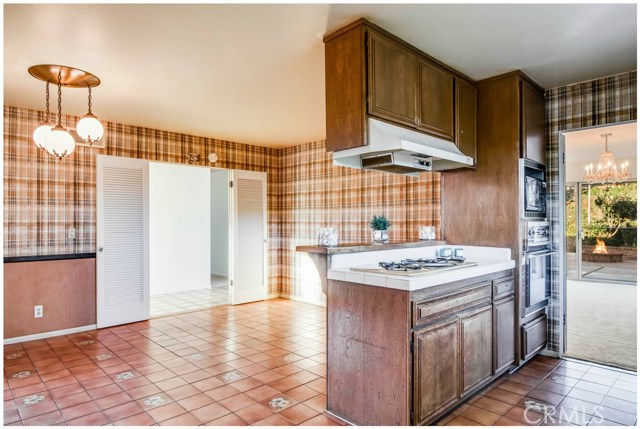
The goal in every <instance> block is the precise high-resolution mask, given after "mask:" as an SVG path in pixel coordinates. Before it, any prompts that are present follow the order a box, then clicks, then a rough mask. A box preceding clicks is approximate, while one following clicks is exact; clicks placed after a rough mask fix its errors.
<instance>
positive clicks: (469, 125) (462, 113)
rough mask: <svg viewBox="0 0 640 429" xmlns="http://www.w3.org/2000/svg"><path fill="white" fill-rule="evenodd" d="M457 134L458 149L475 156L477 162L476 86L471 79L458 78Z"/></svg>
mask: <svg viewBox="0 0 640 429" xmlns="http://www.w3.org/2000/svg"><path fill="white" fill-rule="evenodd" d="M455 94H456V101H455V106H456V120H455V123H456V135H455V143H456V146H458V150H460V152H462V153H464V154H465V155H467V156H470V157H472V158H473V160H474V163H477V162H478V161H477V159H476V158H477V154H476V141H477V140H476V138H477V137H476V112H477V96H476V87H475V86H474V85H473V84H472V83H471V82H469V81H467V80H464V79H460V78H457V79H456V87H455Z"/></svg>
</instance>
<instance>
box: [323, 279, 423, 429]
mask: <svg viewBox="0 0 640 429" xmlns="http://www.w3.org/2000/svg"><path fill="white" fill-rule="evenodd" d="M410 314H411V311H410V300H409V293H408V292H407V291H401V290H396V289H389V288H381V287H375V286H367V285H362V284H356V283H348V282H342V281H335V280H330V281H329V289H328V294H327V411H328V412H330V413H332V414H334V415H336V416H338V417H340V418H343V419H345V420H347V421H348V422H350V423H354V424H357V425H369V426H374V425H394V426H406V425H409V424H410V421H409V413H410V394H411V392H410V380H411V377H410V369H411V368H410V363H411V359H410V356H409V355H410V343H409V338H410V336H409V332H410V329H411V326H410V324H411V322H410V319H409V315H410ZM390 369H392V370H391V371H390ZM383 374H384V376H383Z"/></svg>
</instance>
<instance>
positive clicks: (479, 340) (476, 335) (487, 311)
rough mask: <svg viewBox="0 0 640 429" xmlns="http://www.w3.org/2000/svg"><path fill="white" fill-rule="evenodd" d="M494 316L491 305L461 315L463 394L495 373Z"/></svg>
mask: <svg viewBox="0 0 640 429" xmlns="http://www.w3.org/2000/svg"><path fill="white" fill-rule="evenodd" d="M492 326H493V318H492V312H491V305H486V306H484V307H482V308H480V309H478V310H474V311H472V312H470V313H468V314H465V315H463V316H461V317H460V335H461V341H460V343H461V345H462V350H461V354H462V377H461V380H460V381H461V389H460V390H461V396H464V395H465V394H467V393H469V392H470V391H472V390H473V389H475V388H476V387H478V386H480V385H481V384H483V383H484V382H485V381H487V380H489V379H490V378H491V376H492V375H493V361H492V354H493V353H492V352H493V331H492Z"/></svg>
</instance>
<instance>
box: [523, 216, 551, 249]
mask: <svg viewBox="0 0 640 429" xmlns="http://www.w3.org/2000/svg"><path fill="white" fill-rule="evenodd" d="M526 233H527V237H526V241H527V245H528V246H539V245H541V244H545V243H549V241H551V228H550V225H549V221H540V222H527V231H526Z"/></svg>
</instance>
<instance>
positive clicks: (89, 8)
mask: <svg viewBox="0 0 640 429" xmlns="http://www.w3.org/2000/svg"><path fill="white" fill-rule="evenodd" d="M360 17H366V18H369V19H370V20H371V21H373V22H375V23H377V24H379V25H380V26H382V27H383V28H385V29H387V30H389V31H391V32H392V33H394V34H396V35H398V36H399V37H401V38H403V39H405V40H407V41H408V42H409V43H412V44H413V45H415V46H416V47H418V48H420V49H422V50H423V51H425V52H427V53H429V54H431V55H432V56H434V57H436V58H438V59H440V60H442V61H444V62H445V63H447V64H449V65H451V66H452V67H454V68H456V69H458V70H459V71H461V72H463V73H464V74H466V75H468V76H469V77H471V78H473V79H483V78H486V77H490V76H494V75H497V74H500V73H504V72H508V71H511V70H515V69H521V70H523V71H524V72H525V73H526V74H528V75H529V76H530V77H531V78H533V79H534V80H535V81H536V82H538V83H539V84H540V85H541V86H543V87H545V88H552V87H556V86H561V85H566V84H569V83H574V82H580V81H584V80H590V79H594V78H598V77H603V76H608V75H612V74H616V73H621V72H626V71H630V70H635V69H636V50H637V47H636V37H637V36H636V31H637V22H636V5H635V4H562V5H560V4H533V5H528V4H516V5H513V4H493V5H484V4H465V5H462V4H458V5H451V4H410V5H392V4H374V5H368V4H352V5H349V4H332V5H327V4H276V5H268V4H248V5H247V4H245V5H240V4H231V5H229V4H195V5H193V4H191V5H172V4H135V5H130V4H67V5H63V4H58V5H56V4H5V5H4V97H5V99H4V104H5V105H12V106H18V107H26V108H32V109H41V110H43V109H44V84H43V83H42V82H40V81H37V80H35V79H33V78H32V77H30V76H29V74H28V73H27V68H28V67H29V66H31V65H34V64H41V63H53V64H64V65H69V66H73V67H78V68H81V69H85V70H88V71H90V72H92V73H94V74H96V75H98V77H100V79H101V80H102V84H101V85H100V86H99V87H98V88H96V89H95V90H94V93H93V96H94V97H93V99H94V100H93V101H94V102H93V107H94V108H93V110H94V113H96V114H97V115H98V116H99V117H100V118H101V119H104V120H108V121H114V122H120V123H125V124H132V125H139V126H145V127H151V128H157V129H162V130H168V131H176V132H183V133H188V134H193V135H200V136H205V137H213V138H219V139H224V140H231V141H237V142H244V143H250V144H259V145H263V146H271V147H283V146H291V145H295V144H301V143H305V142H309V141H317V140H322V139H324V138H325V119H324V118H325V107H324V104H325V103H324V48H323V43H322V36H323V35H324V34H326V33H328V32H330V31H333V30H335V29H337V28H340V27H341V26H343V25H345V24H347V23H349V22H351V21H353V20H355V19H357V18H360ZM63 112H64V113H69V114H74V115H82V114H84V113H85V112H86V92H85V91H81V90H78V89H67V90H65V91H64V93H63Z"/></svg>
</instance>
